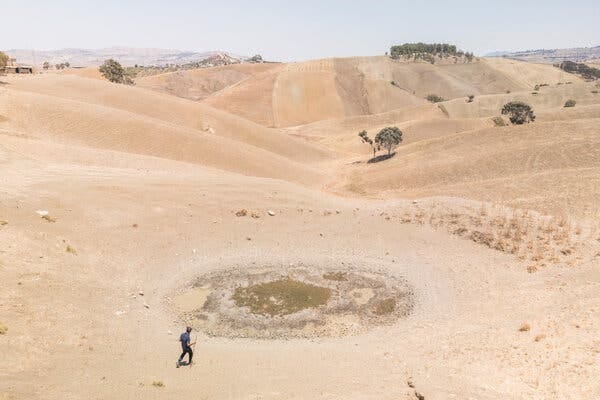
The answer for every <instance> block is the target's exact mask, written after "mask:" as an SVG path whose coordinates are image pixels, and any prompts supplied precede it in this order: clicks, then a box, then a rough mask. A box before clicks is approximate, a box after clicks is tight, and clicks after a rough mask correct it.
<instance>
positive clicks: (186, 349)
mask: <svg viewBox="0 0 600 400" xmlns="http://www.w3.org/2000/svg"><path fill="white" fill-rule="evenodd" d="M191 332H192V327H191V326H188V327H187V328H185V332H183V333H182V334H181V335H180V336H179V341H180V342H181V350H183V353H181V355H180V356H179V359H178V360H177V368H179V367H180V366H182V365H192V357H194V351H193V350H192V346H193V345H195V344H196V342H194V343H191V339H190V333H191ZM186 354H189V357H190V358H189V361H188V363H187V364H184V363H183V357H185V355H186Z"/></svg>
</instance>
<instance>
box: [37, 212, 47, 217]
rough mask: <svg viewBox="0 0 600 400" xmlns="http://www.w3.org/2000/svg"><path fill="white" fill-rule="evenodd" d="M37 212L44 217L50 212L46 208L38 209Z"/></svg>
mask: <svg viewBox="0 0 600 400" xmlns="http://www.w3.org/2000/svg"><path fill="white" fill-rule="evenodd" d="M35 213H36V214H37V215H39V216H40V217H44V216H46V215H48V214H49V213H48V211H46V210H37V211H36V212H35Z"/></svg>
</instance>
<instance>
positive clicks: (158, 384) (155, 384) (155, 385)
mask: <svg viewBox="0 0 600 400" xmlns="http://www.w3.org/2000/svg"><path fill="white" fill-rule="evenodd" d="M152 386H154V387H165V384H164V383H163V381H154V382H152Z"/></svg>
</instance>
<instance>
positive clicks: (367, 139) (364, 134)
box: [358, 131, 379, 157]
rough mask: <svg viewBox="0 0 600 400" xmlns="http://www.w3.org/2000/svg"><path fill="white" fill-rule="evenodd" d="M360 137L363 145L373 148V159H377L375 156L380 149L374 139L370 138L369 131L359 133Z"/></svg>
mask: <svg viewBox="0 0 600 400" xmlns="http://www.w3.org/2000/svg"><path fill="white" fill-rule="evenodd" d="M358 137H359V138H360V140H362V142H363V143H366V144H368V145H369V146H371V149H372V150H373V157H375V154H376V153H377V150H379V148H378V147H377V145H376V144H375V142H373V139H371V138H370V137H369V134H368V133H367V131H361V132H359V133H358Z"/></svg>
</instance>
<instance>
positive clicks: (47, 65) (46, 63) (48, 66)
mask: <svg viewBox="0 0 600 400" xmlns="http://www.w3.org/2000/svg"><path fill="white" fill-rule="evenodd" d="M42 68H43V69H45V70H48V69H50V63H49V62H48V61H44V64H42Z"/></svg>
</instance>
